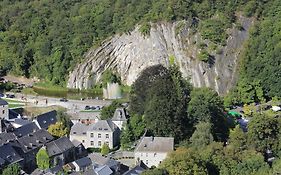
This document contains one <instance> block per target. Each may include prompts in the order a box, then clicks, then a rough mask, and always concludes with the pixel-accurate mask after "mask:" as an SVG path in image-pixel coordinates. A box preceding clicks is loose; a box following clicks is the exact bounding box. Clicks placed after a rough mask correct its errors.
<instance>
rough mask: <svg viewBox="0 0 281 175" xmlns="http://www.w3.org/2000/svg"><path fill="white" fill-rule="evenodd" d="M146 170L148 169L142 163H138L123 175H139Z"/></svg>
mask: <svg viewBox="0 0 281 175" xmlns="http://www.w3.org/2000/svg"><path fill="white" fill-rule="evenodd" d="M146 169H148V167H147V166H146V165H145V164H144V163H143V162H142V161H140V163H139V164H138V165H136V166H135V167H134V168H133V169H131V170H128V171H127V172H125V173H124V174H123V175H139V174H141V173H142V172H144V171H145V170H146Z"/></svg>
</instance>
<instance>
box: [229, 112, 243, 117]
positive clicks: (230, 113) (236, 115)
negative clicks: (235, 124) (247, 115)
mask: <svg viewBox="0 0 281 175" xmlns="http://www.w3.org/2000/svg"><path fill="white" fill-rule="evenodd" d="M228 114H229V115H231V116H233V117H241V114H240V113H239V112H236V111H229V112H228Z"/></svg>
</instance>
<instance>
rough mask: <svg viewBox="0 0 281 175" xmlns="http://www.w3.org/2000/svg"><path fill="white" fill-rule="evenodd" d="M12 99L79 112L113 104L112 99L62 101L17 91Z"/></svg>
mask: <svg viewBox="0 0 281 175" xmlns="http://www.w3.org/2000/svg"><path fill="white" fill-rule="evenodd" d="M11 100H17V101H21V102H25V103H27V106H34V107H47V106H54V105H57V106H62V107H64V108H66V109H67V110H68V111H71V112H79V111H81V110H84V108H85V106H107V105H109V104H111V101H110V100H96V99H85V100H83V101H82V100H68V101H66V102H62V101H60V98H54V97H44V96H34V95H24V94H21V93H16V94H15V98H11Z"/></svg>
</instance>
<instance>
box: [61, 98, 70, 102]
mask: <svg viewBox="0 0 281 175" xmlns="http://www.w3.org/2000/svg"><path fill="white" fill-rule="evenodd" d="M60 101H61V102H67V101H68V100H67V99H66V98H65V97H63V98H61V99H60Z"/></svg>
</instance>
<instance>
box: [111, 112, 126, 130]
mask: <svg viewBox="0 0 281 175" xmlns="http://www.w3.org/2000/svg"><path fill="white" fill-rule="evenodd" d="M127 118H128V113H127V111H126V109H125V108H117V109H116V110H115V112H114V115H113V117H112V119H111V120H112V122H113V123H114V124H115V125H117V126H118V128H119V129H120V130H121V129H122V128H123V127H124V126H125V124H126V123H127Z"/></svg>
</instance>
